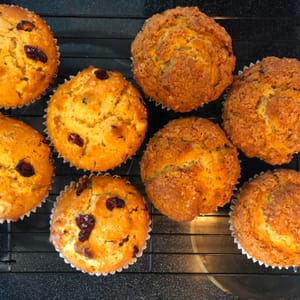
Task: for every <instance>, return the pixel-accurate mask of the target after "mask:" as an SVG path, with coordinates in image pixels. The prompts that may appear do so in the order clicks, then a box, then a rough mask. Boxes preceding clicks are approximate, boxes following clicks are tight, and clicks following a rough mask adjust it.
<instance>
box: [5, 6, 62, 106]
mask: <svg viewBox="0 0 300 300" xmlns="http://www.w3.org/2000/svg"><path fill="white" fill-rule="evenodd" d="M9 6H11V7H18V8H21V9H23V10H25V11H27V12H29V13H33V14H35V15H37V14H36V13H35V12H33V11H30V10H29V9H27V8H25V7H21V6H19V5H13V4H12V5H9ZM37 16H38V17H39V18H40V19H42V18H41V17H40V16H39V15H37ZM42 21H43V22H44V23H45V24H46V26H47V27H48V29H49V31H50V32H51V33H52V35H53V40H54V43H55V46H56V50H57V63H56V64H57V65H56V70H55V72H54V74H53V76H52V78H51V79H50V80H49V84H48V86H47V87H46V88H45V89H44V91H42V92H41V93H40V95H39V96H37V97H35V98H33V99H31V100H30V101H28V102H26V103H24V104H19V105H18V104H17V105H15V106H13V105H11V106H5V105H3V106H1V105H0V109H5V110H8V109H17V108H23V107H28V106H30V105H31V104H33V103H34V102H36V101H38V100H40V99H41V98H42V97H43V96H45V95H46V93H47V92H48V90H49V89H50V87H51V86H52V85H53V84H54V82H55V79H56V78H57V74H58V69H59V65H60V49H59V45H58V42H57V39H56V38H55V37H54V34H53V31H52V30H51V28H50V26H49V25H48V24H47V23H46V22H45V21H44V19H42Z"/></svg>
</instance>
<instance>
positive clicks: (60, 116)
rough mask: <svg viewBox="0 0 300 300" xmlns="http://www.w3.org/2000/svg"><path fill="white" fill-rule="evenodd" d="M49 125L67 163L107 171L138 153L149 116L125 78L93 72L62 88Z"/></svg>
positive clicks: (88, 70)
mask: <svg viewBox="0 0 300 300" xmlns="http://www.w3.org/2000/svg"><path fill="white" fill-rule="evenodd" d="M46 125H47V131H48V135H49V137H50V139H51V141H52V143H53V145H54V147H55V149H56V150H57V152H58V153H59V154H60V155H61V156H62V157H63V158H64V159H65V160H66V161H68V162H70V163H71V164H72V165H74V166H76V167H77V168H81V169H88V170H92V171H106V170H108V169H112V168H114V167H116V166H118V165H120V164H121V163H123V162H124V161H126V160H127V159H128V158H130V157H131V156H132V155H133V154H135V152H136V151H137V150H138V149H139V147H140V145H141V143H142V142H143V140H144V136H145V133H146V130H147V111H146V109H145V107H144V105H143V103H142V101H141V95H140V94H139V92H138V91H137V89H135V88H134V87H133V85H132V84H131V83H129V82H128V81H127V80H126V79H125V78H124V77H123V76H122V75H121V74H120V73H118V72H111V71H105V70H102V69H99V68H95V67H93V66H91V67H89V68H86V69H84V70H83V71H81V72H79V73H78V74H77V75H76V76H75V77H73V78H72V79H70V80H69V81H67V82H65V83H63V84H62V85H60V86H59V87H58V89H57V90H56V91H55V93H54V94H53V95H52V97H51V99H50V101H49V103H48V108H47V113H46Z"/></svg>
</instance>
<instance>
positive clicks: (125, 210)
mask: <svg viewBox="0 0 300 300" xmlns="http://www.w3.org/2000/svg"><path fill="white" fill-rule="evenodd" d="M149 222H150V221H149V212H148V210H147V206H146V204H145V202H144V200H143V197H142V196H141V195H140V194H139V192H138V191H137V190H136V189H135V188H134V187H133V186H132V185H131V184H129V183H128V182H127V181H125V180H124V179H121V178H118V177H111V176H100V175H97V176H96V175H94V176H91V177H81V178H80V179H79V180H78V182H76V183H72V184H70V185H69V186H68V187H66V188H65V190H64V191H63V192H62V193H61V194H60V196H59V197H58V199H57V202H56V205H55V208H54V210H53V213H52V216H51V226H50V242H51V243H52V244H53V245H54V247H55V248H56V250H57V251H58V252H59V253H60V254H61V256H62V257H63V258H64V259H65V261H66V262H67V263H69V264H71V265H72V266H73V267H75V268H77V269H78V270H81V271H83V272H87V273H90V274H91V275H92V274H94V275H100V274H102V275H105V274H108V273H114V272H115V271H121V270H122V269H123V268H126V267H128V265H129V264H132V263H134V262H135V261H136V258H137V257H139V256H141V255H142V251H143V249H144V248H145V246H146V240H147V239H148V238H149V235H148V232H149V224H150V223H149Z"/></svg>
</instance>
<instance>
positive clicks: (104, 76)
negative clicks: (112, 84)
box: [94, 69, 109, 80]
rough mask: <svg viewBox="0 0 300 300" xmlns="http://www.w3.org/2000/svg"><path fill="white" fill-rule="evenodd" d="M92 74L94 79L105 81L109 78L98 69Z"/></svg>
mask: <svg viewBox="0 0 300 300" xmlns="http://www.w3.org/2000/svg"><path fill="white" fill-rule="evenodd" d="M94 74H95V75H96V77H97V78H98V79H100V80H105V79H107V78H108V77H109V76H108V74H107V72H106V71H105V70H102V69H98V70H96V71H95V72H94Z"/></svg>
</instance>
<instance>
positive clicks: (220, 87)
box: [131, 7, 235, 112]
mask: <svg viewBox="0 0 300 300" xmlns="http://www.w3.org/2000/svg"><path fill="white" fill-rule="evenodd" d="M131 54H132V58H133V62H132V71H133V74H134V78H135V80H136V82H137V83H138V85H139V86H140V87H141V88H142V90H143V92H144V93H145V94H146V95H147V96H148V97H150V98H152V99H154V100H155V101H156V102H157V103H159V104H162V105H163V106H165V107H167V108H170V109H172V110H174V111H177V112H188V111H191V110H193V109H196V108H198V107H200V106H202V105H203V104H204V103H208V102H210V101H213V100H216V99H217V98H218V97H219V96H220V95H221V94H222V92H223V91H224V89H225V88H226V87H227V86H228V85H230V84H231V82H232V78H233V76H232V72H233V70H234V68H235V56H234V54H233V50H232V40H231V37H230V35H229V34H228V33H227V32H226V30H225V29H224V28H223V27H222V26H221V25H219V24H218V23H216V22H215V21H214V19H212V18H211V17H209V16H207V15H205V14H204V13H202V12H201V11H199V9H198V8H197V7H176V8H173V9H168V10H166V11H164V12H163V13H160V14H155V15H153V16H152V17H150V18H149V19H148V20H146V22H145V23H144V25H143V27H142V29H141V31H140V32H139V33H138V34H137V36H136V37H135V39H134V41H133V42H132V45H131Z"/></svg>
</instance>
